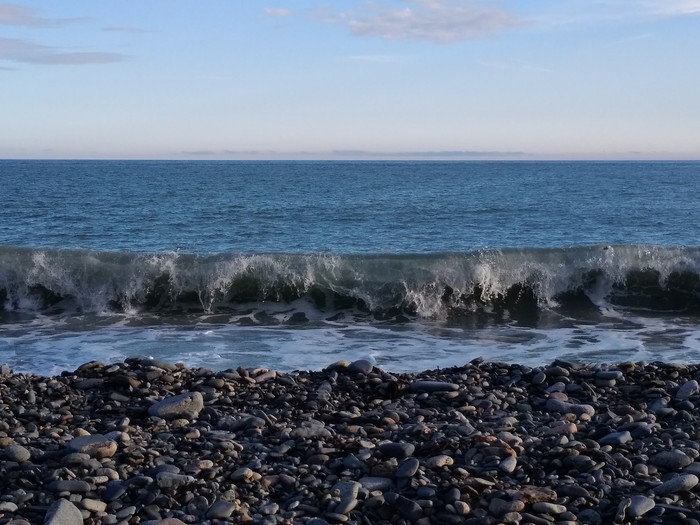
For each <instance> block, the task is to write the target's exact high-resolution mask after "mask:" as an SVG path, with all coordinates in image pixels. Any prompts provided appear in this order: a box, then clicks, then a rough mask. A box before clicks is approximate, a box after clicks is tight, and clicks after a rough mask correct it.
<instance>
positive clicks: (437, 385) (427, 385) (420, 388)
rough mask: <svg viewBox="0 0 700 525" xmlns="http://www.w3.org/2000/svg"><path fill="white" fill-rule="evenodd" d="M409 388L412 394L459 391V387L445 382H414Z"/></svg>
mask: <svg viewBox="0 0 700 525" xmlns="http://www.w3.org/2000/svg"><path fill="white" fill-rule="evenodd" d="M409 388H410V390H411V392H427V393H431V392H453V391H456V390H459V385H458V384H456V383H446V382H444V381H414V382H412V383H411V384H410V385H409Z"/></svg>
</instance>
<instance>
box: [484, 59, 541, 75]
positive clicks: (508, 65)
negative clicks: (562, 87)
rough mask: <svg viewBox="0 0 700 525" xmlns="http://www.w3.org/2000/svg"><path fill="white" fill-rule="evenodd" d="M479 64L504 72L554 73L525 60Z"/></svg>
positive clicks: (491, 61) (486, 61)
mask: <svg viewBox="0 0 700 525" xmlns="http://www.w3.org/2000/svg"><path fill="white" fill-rule="evenodd" d="M478 64H479V65H480V66H483V67H488V68H491V69H500V70H503V71H533V72H537V73H552V72H553V70H552V69H550V68H547V67H542V66H538V65H537V64H532V63H530V62H525V61H523V60H501V61H494V60H479V62H478Z"/></svg>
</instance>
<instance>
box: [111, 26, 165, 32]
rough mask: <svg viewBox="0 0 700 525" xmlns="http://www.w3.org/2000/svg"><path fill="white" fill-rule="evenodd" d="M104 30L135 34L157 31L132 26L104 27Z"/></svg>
mask: <svg viewBox="0 0 700 525" xmlns="http://www.w3.org/2000/svg"><path fill="white" fill-rule="evenodd" d="M102 30H103V31H109V32H111V33H133V34H142V33H155V31H154V30H152V29H142V28H140V27H130V26H111V27H103V28H102Z"/></svg>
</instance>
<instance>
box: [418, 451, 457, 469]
mask: <svg viewBox="0 0 700 525" xmlns="http://www.w3.org/2000/svg"><path fill="white" fill-rule="evenodd" d="M453 463H454V459H452V457H451V456H448V455H447V454H439V455H437V456H433V457H430V458H426V459H425V460H423V465H424V466H425V467H427V468H441V467H446V466H449V465H452V464H453Z"/></svg>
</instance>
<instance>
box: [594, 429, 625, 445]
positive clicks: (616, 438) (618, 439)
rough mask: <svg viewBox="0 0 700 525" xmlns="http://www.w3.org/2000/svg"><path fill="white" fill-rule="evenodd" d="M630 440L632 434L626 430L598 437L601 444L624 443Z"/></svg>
mask: <svg viewBox="0 0 700 525" xmlns="http://www.w3.org/2000/svg"><path fill="white" fill-rule="evenodd" d="M630 441H632V434H630V432H629V431H628V430H623V431H622V432H611V433H610V434H608V435H607V436H605V437H603V438H601V439H600V441H599V443H600V444H601V445H624V444H625V443H629V442H630Z"/></svg>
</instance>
